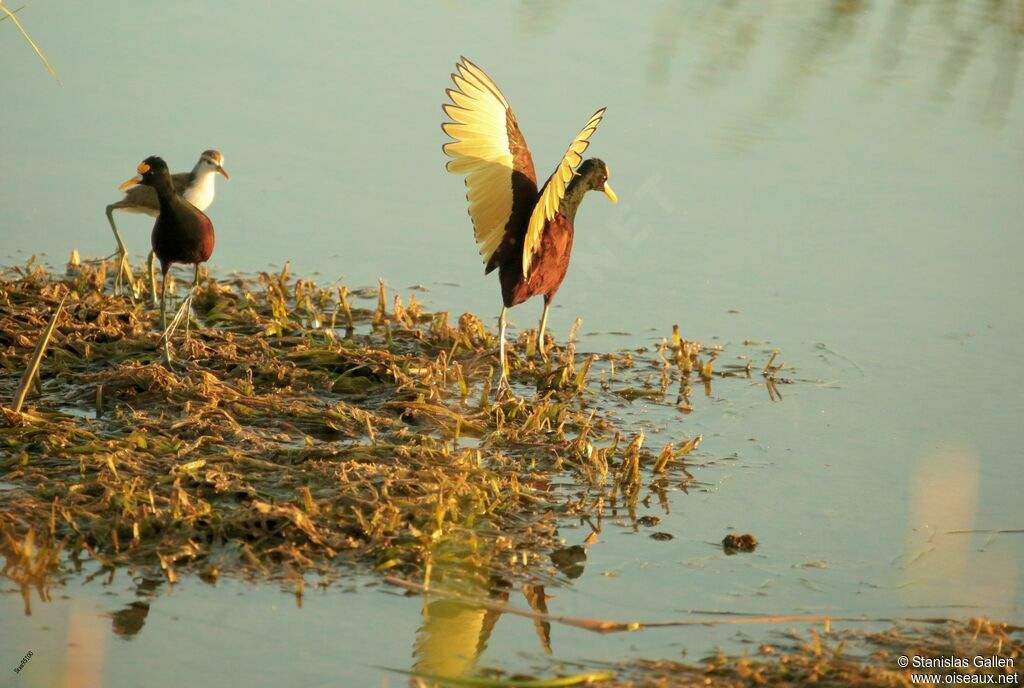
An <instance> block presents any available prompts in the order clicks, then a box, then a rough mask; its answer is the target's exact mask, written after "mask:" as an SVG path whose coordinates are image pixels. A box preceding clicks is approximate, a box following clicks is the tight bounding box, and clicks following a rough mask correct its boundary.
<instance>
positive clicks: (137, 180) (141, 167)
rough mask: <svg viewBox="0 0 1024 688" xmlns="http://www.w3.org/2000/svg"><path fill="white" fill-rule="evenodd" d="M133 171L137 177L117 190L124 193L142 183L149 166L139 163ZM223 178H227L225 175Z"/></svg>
mask: <svg viewBox="0 0 1024 688" xmlns="http://www.w3.org/2000/svg"><path fill="white" fill-rule="evenodd" d="M135 169H136V170H137V171H138V175H136V176H134V177H132V178H131V179H129V180H128V181H126V182H125V183H124V184H122V185H121V186H119V187H117V188H119V189H121V190H122V191H124V190H125V189H128V188H130V187H133V186H138V185H139V184H141V183H142V175H144V174H146V173H147V172H149V165H147V164H146V163H144V162H140V163H139V166H138V167H136V168H135ZM225 176H227V175H225Z"/></svg>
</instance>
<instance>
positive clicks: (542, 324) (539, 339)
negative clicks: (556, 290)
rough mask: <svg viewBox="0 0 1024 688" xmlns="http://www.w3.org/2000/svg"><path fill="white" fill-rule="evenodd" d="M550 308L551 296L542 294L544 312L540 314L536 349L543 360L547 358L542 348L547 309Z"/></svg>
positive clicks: (546, 323)
mask: <svg viewBox="0 0 1024 688" xmlns="http://www.w3.org/2000/svg"><path fill="white" fill-rule="evenodd" d="M550 308H551V297H550V296H549V295H548V294H545V295H544V313H543V314H542V315H541V316H540V329H539V330H537V351H539V352H540V357H541V358H543V359H544V360H545V361H546V360H548V354H547V352H546V351H545V350H544V328H545V327H547V325H548V310H549V309H550Z"/></svg>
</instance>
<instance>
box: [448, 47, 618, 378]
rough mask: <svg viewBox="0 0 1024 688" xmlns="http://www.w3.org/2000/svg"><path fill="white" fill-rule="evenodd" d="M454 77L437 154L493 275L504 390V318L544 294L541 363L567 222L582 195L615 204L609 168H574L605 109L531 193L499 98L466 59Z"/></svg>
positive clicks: (527, 169) (593, 163)
mask: <svg viewBox="0 0 1024 688" xmlns="http://www.w3.org/2000/svg"><path fill="white" fill-rule="evenodd" d="M455 69H456V73H453V74H452V80H453V81H454V82H455V88H454V89H451V88H449V89H447V91H446V93H447V94H448V97H449V98H450V99H451V102H450V103H445V104H444V105H442V106H441V107H442V109H443V110H444V113H445V114H446V115H448V117H450V118H451V119H452V120H453V121H451V122H445V123H444V124H442V125H441V128H442V129H443V130H444V132H445V133H446V134H448V136H450V137H452V138H453V139H455V141H453V142H450V143H446V144H445V145H444V152H445V153H446V154H448V155H449V156H451V157H452V158H454V159H453V160H450V161H448V166H447V167H448V171H449V172H454V173H457V174H465V175H466V186H467V187H468V189H469V190H468V191H467V192H466V199H467V200H468V201H469V215H470V217H471V218H472V219H473V230H474V234H475V235H476V241H477V243H478V244H480V245H481V246H480V254H481V255H482V256H483V257H484V264H485V265H486V268H485V270H484V274H488V273H490V272H491V271H492V270H494V269H495V268H498V278H499V281H500V282H501V296H502V300H503V306H502V309H501V315H500V316H499V317H498V325H499V329H500V331H501V348H500V352H501V383H502V384H504V385H507V384H508V379H507V370H506V365H505V314H506V312H507V311H508V309H509V308H511V307H512V306H515V305H518V304H520V303H522V302H523V301H526V300H527V299H529V298H530V297H532V296H537V295H540V294H543V296H544V312H543V314H542V315H541V318H540V327H539V328H538V332H537V346H538V351H539V352H540V354H541V356H543V357H545V358H546V353H545V351H544V328H545V326H546V325H547V320H548V310H549V309H550V308H551V300H552V299H553V298H554V296H555V293H556V292H557V291H558V288H559V287H560V286H561V284H562V280H563V279H565V273H566V271H567V270H568V269H569V253H570V252H571V251H572V239H573V231H574V228H573V221H574V220H575V219H576V210H577V209H578V208H579V205H580V201H582V200H583V195H584V194H585V193H586V192H587V191H603V192H604V193H605V195H606V196H608V198H610V199H611V200H612V202H618V199H617V198H616V196H615V193H614V192H613V191H612V189H611V187H610V186H608V166H607V165H605V164H604V162H603V161H601V160H599V159H597V158H590V159H589V160H586V161H583V163H582V164H580V161H581V160H582V159H583V158H582V153H583V152H584V151H585V150H586V149H587V146H588V145H590V137H591V136H592V135H593V133H594V132H595V131H596V130H597V126H598V124H600V123H601V118H602V117H604V111H605V109H604V108H601V109H600V110H598V111H597V112H595V113H594V115H593V116H592V117H591V118H590V120H589V121H588V122H587V124H586V125H585V126H584V127H583V130H582V131H580V133H579V134H577V135H576V138H575V139H573V141H572V143H571V144H570V145H569V150H567V151H566V152H565V155H564V156H563V157H562V161H561V162H560V163H558V167H556V168H555V171H554V173H552V175H551V176H550V177H549V178H548V180H547V181H546V182H545V183H544V186H543V187H542V188H541V190H540V191H538V190H537V174H536V173H535V172H534V169H533V158H532V157H531V156H530V149H529V148H528V147H527V145H526V140H525V139H524V138H523V133H522V132H521V131H520V130H519V123H518V122H517V121H516V117H515V115H514V114H512V108H510V107H509V104H508V101H507V100H505V96H504V95H502V93H501V90H499V89H498V87H497V86H496V85H495V84H494V81H492V80H491V78H490V77H489V76H487V74H486V73H484V71H483V70H482V69H480V68H479V67H477V66H476V65H474V64H473V63H472V62H470V61H469V60H467V59H466V58H465V57H463V58H462V61H461V62H459V63H458V64H456V65H455ZM577 167H578V169H577Z"/></svg>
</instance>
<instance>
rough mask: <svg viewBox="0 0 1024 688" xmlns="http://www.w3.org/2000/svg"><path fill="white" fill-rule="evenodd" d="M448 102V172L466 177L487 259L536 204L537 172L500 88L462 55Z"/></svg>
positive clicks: (444, 126) (472, 213)
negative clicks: (449, 157)
mask: <svg viewBox="0 0 1024 688" xmlns="http://www.w3.org/2000/svg"><path fill="white" fill-rule="evenodd" d="M455 69H456V70H457V73H454V74H452V81H454V82H455V88H454V89H451V88H450V89H448V90H447V91H446V93H447V94H448V97H449V98H450V99H451V101H452V102H451V103H445V104H444V105H442V106H441V107H442V109H443V110H444V112H445V114H446V115H448V116H449V117H450V118H451V119H452V120H453V121H451V122H445V123H444V124H442V125H441V128H442V129H443V130H444V133H446V134H448V135H449V136H451V137H452V138H453V139H455V141H453V142H451V143H446V144H445V145H444V152H445V153H446V154H448V155H450V156H451V157H452V158H453V160H449V161H448V171H449V172H455V173H459V174H465V175H466V186H467V187H469V190H468V191H467V192H466V199H467V200H468V201H469V215H470V217H472V218H473V230H474V234H475V235H476V242H477V243H478V244H480V254H481V255H482V256H483V257H484V263H488V268H487V269H488V272H490V270H491V269H493V267H494V264H493V263H492V262H491V258H492V256H493V255H494V252H495V251H497V250H498V248H499V247H500V246H501V242H502V239H503V238H504V236H505V232H506V230H507V228H508V227H510V226H512V225H514V224H515V222H510V219H513V218H515V219H517V220H518V221H519V222H520V223H521V225H520V226H522V224H525V222H526V218H527V217H528V216H529V213H530V211H531V210H532V209H533V206H534V204H535V203H536V201H537V174H536V172H534V169H533V159H532V158H531V157H530V150H529V149H528V148H527V147H526V141H525V140H524V139H523V134H522V132H521V131H520V130H519V124H518V123H517V122H516V116H515V115H514V114H512V109H511V108H510V107H509V106H508V101H507V100H505V96H503V95H502V94H501V91H500V90H499V89H498V87H497V86H496V85H495V84H494V82H493V81H491V78H490V77H489V76H487V74H485V73H484V71H483V70H482V69H480V68H479V67H477V66H476V65H474V64H473V63H472V62H470V61H469V60H467V59H466V58H465V57H463V58H462V61H461V62H459V63H458V64H457V65H455Z"/></svg>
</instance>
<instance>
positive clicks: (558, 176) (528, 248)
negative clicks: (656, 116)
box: [523, 108, 605, 277]
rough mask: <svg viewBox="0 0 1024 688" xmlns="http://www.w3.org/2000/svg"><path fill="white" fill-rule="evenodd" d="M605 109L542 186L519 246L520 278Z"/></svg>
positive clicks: (526, 268)
mask: <svg viewBox="0 0 1024 688" xmlns="http://www.w3.org/2000/svg"><path fill="white" fill-rule="evenodd" d="M604 111H605V108H601V109H600V110H598V111H597V112H595V113H594V116H593V117H591V118H590V121H588V122H587V124H586V125H585V126H584V127H583V130H582V131H580V133H579V134H577V135H576V138H575V139H573V142H572V143H571V144H569V150H567V151H565V156H564V157H563V158H562V162H560V163H558V167H556V168H555V171H554V173H553V174H552V175H551V176H550V177H549V178H548V181H547V182H546V183H545V184H544V190H543V191H541V193H540V200H539V201H537V205H536V206H535V207H534V209H533V214H531V215H530V224H529V227H528V228H527V230H526V241H525V242H524V243H523V277H527V276H529V274H530V264H531V263H532V262H533V254H534V252H535V251H536V250H537V249H538V248H539V247H540V239H541V234H542V233H543V232H544V225H545V224H546V223H547V222H548V221H549V220H551V219H553V218H554V217H555V214H556V213H558V206H559V205H560V204H561V203H562V198H564V197H565V187H566V184H568V183H569V180H570V179H572V175H573V170H575V169H576V167H577V166H578V165H579V164H580V162H581V161H582V160H583V151H585V150H587V146H589V145H590V137H591V136H592V135H593V133H594V132H595V131H597V125H598V124H600V123H601V118H602V117H604Z"/></svg>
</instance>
